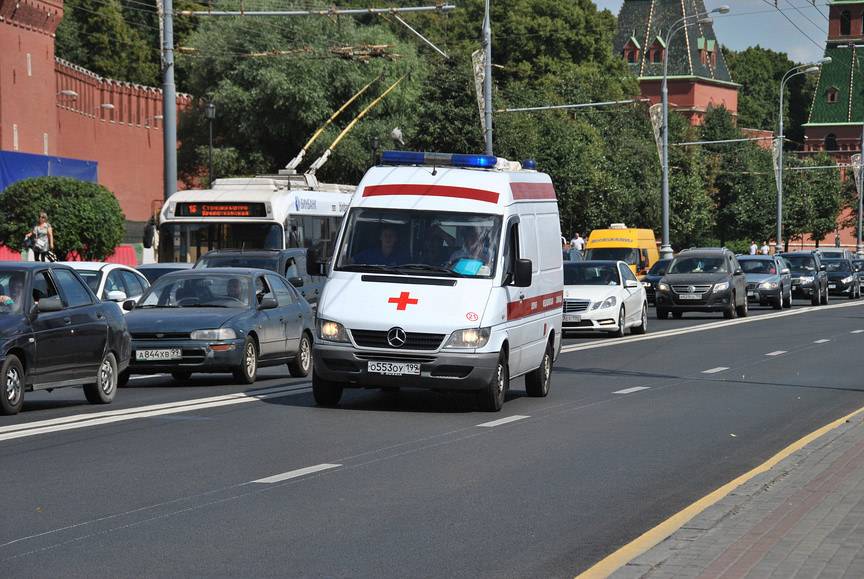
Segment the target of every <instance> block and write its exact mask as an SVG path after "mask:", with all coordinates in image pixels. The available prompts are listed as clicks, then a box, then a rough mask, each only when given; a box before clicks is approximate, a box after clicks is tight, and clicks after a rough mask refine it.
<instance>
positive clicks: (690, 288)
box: [687, 285, 696, 294]
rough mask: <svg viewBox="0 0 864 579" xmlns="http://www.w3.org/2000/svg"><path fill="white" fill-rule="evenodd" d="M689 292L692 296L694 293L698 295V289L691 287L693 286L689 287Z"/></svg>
mask: <svg viewBox="0 0 864 579" xmlns="http://www.w3.org/2000/svg"><path fill="white" fill-rule="evenodd" d="M687 291H688V292H689V293H691V294H692V293H696V288H695V287H693V286H692V285H691V286H689V287H688V288H687Z"/></svg>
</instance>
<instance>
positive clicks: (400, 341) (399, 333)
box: [387, 328, 408, 348]
mask: <svg viewBox="0 0 864 579" xmlns="http://www.w3.org/2000/svg"><path fill="white" fill-rule="evenodd" d="M407 339H408V335H407V334H405V330H403V329H402V328H390V331H389V332H387V343H388V344H390V347H391V348H401V347H402V346H404V345H405V342H406V341H407Z"/></svg>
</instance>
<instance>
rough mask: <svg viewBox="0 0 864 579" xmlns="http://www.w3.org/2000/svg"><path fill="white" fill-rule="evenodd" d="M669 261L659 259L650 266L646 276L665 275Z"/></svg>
mask: <svg viewBox="0 0 864 579" xmlns="http://www.w3.org/2000/svg"><path fill="white" fill-rule="evenodd" d="M670 261H671V260H668V259H661V260H660V261H658V262H657V263H655V264H654V265H652V266H651V269H649V270H648V275H666V270H667V269H668V268H669V263H670Z"/></svg>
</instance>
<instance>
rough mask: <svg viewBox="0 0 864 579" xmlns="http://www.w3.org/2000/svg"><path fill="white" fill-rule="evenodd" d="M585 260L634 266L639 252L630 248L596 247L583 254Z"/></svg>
mask: <svg viewBox="0 0 864 579" xmlns="http://www.w3.org/2000/svg"><path fill="white" fill-rule="evenodd" d="M585 259H597V260H604V261H605V260H609V261H623V262H624V263H627V264H630V265H636V263H637V262H638V261H639V251H638V250H637V249H634V248H632V247H598V248H595V249H589V250H588V251H587V252H586V253H585Z"/></svg>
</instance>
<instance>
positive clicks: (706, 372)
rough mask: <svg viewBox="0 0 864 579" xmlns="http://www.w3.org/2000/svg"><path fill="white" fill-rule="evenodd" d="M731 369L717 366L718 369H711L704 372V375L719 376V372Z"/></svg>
mask: <svg viewBox="0 0 864 579" xmlns="http://www.w3.org/2000/svg"><path fill="white" fill-rule="evenodd" d="M728 369H729V368H728V367H727V366H717V367H716V368H711V369H710V370H702V373H703V374H717V373H718V372H725V371H726V370H728Z"/></svg>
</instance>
